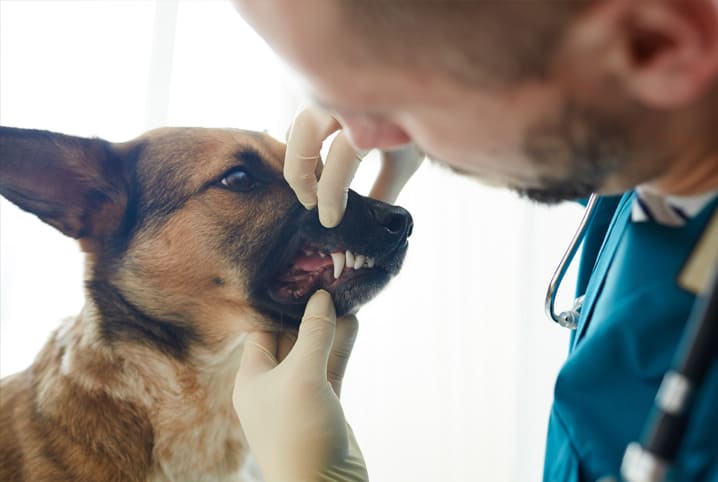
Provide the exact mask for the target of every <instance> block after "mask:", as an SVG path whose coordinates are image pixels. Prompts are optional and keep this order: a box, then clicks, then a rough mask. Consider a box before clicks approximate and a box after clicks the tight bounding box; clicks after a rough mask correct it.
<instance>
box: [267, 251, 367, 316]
mask: <svg viewBox="0 0 718 482" xmlns="http://www.w3.org/2000/svg"><path fill="white" fill-rule="evenodd" d="M375 266H376V259H375V258H373V257H371V256H367V255H365V254H361V253H359V252H356V253H355V252H352V251H351V250H348V249H344V248H339V247H331V246H328V245H321V244H318V243H306V244H305V245H304V246H302V248H301V249H300V250H299V251H298V252H297V254H296V255H295V256H294V257H293V258H292V259H291V260H290V262H289V265H288V266H287V267H286V268H285V269H284V270H282V271H281V272H280V273H279V275H278V276H277V278H276V280H275V283H274V285H273V286H271V287H270V293H271V295H272V297H273V298H274V299H275V300H276V301H278V302H280V303H297V302H302V301H306V300H307V298H308V297H309V296H310V295H311V294H312V293H313V292H315V291H317V290H318V289H325V290H327V291H329V292H332V291H336V290H337V289H338V288H340V287H342V286H346V284H347V283H352V282H357V281H359V280H361V278H362V277H364V276H366V275H367V274H368V273H367V270H371V269H373V268H375Z"/></svg>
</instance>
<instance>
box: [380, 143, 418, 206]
mask: <svg viewBox="0 0 718 482" xmlns="http://www.w3.org/2000/svg"><path fill="white" fill-rule="evenodd" d="M423 160H424V153H423V152H421V151H420V150H419V148H418V147H416V146H415V145H414V144H410V145H408V146H406V147H402V148H401V149H397V150H393V151H384V152H382V154H381V169H380V170H379V175H378V176H377V179H376V181H375V182H374V186H373V187H372V190H371V193H370V194H369V197H372V198H374V199H378V200H380V201H384V202H387V203H394V202H395V201H396V198H397V197H399V193H400V192H401V190H402V189H403V188H404V185H406V182H407V181H408V180H409V178H411V176H412V175H413V174H414V173H415V172H416V170H417V169H418V168H419V166H420V165H421V162H422V161H423Z"/></svg>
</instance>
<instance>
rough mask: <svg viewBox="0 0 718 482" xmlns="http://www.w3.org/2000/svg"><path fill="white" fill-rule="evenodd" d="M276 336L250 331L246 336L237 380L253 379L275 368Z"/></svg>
mask: <svg viewBox="0 0 718 482" xmlns="http://www.w3.org/2000/svg"><path fill="white" fill-rule="evenodd" d="M276 353H277V334H276V333H270V332H267V331H252V332H250V333H248V334H247V337H246V338H245V341H244V348H243V351H242V360H241V361H240V363H239V372H238V373H237V378H241V377H253V376H255V375H259V374H261V373H264V372H268V371H269V370H271V369H272V368H274V367H276V366H277V357H276Z"/></svg>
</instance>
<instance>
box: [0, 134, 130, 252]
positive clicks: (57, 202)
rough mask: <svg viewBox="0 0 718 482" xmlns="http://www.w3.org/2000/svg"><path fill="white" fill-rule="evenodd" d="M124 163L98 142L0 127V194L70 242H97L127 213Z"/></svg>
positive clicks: (111, 231)
mask: <svg viewBox="0 0 718 482" xmlns="http://www.w3.org/2000/svg"><path fill="white" fill-rule="evenodd" d="M125 164H126V163H125V162H124V161H123V157H122V156H121V155H118V154H117V153H116V152H115V151H114V150H113V147H112V144H111V143H109V142H107V141H104V140H102V139H86V138H81V137H72V136H66V135H64V134H56V133H53V132H47V131H38V130H30V129H16V128H12V127H0V194H2V195H3V196H5V197H6V198H7V199H8V200H10V201H11V202H13V203H15V204H17V205H18V206H19V207H20V208H22V209H24V210H25V211H29V212H31V213H33V214H35V215H37V216H38V217H39V218H40V219H42V220H43V221H45V222H46V223H48V224H50V225H52V226H54V227H55V228H57V229H59V230H60V231H62V232H63V233H64V234H66V235H68V236H71V237H73V238H77V239H80V238H90V237H91V238H101V237H105V236H109V235H112V234H113V233H114V232H116V231H117V230H118V228H119V227H120V225H121V223H122V220H123V217H124V213H125V210H126V207H127V198H128V188H127V186H128V182H127V176H126V175H125V172H126V170H127V166H125Z"/></svg>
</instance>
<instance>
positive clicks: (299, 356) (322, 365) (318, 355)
mask: <svg viewBox="0 0 718 482" xmlns="http://www.w3.org/2000/svg"><path fill="white" fill-rule="evenodd" d="M335 329H336V314H335V312H334V303H333V302H332V298H331V296H330V295H329V293H327V292H326V291H324V290H319V291H317V292H316V293H314V294H313V295H312V297H311V298H309V301H308V302H307V307H306V309H305V310H304V317H303V318H302V322H301V324H300V325H299V335H298V337H297V341H296V342H295V343H294V348H292V351H291V352H290V353H289V355H287V358H286V360H287V361H289V359H293V360H294V363H296V366H298V368H299V369H300V370H301V371H302V372H304V373H308V374H310V375H316V376H321V377H326V373H327V363H328V360H329V352H330V351H331V349H332V343H333V342H334V331H335Z"/></svg>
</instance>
